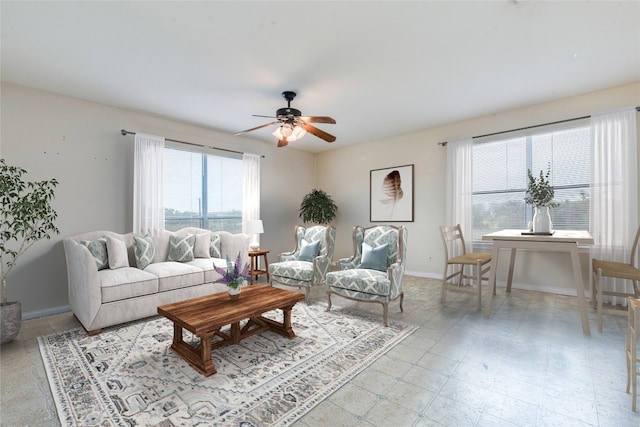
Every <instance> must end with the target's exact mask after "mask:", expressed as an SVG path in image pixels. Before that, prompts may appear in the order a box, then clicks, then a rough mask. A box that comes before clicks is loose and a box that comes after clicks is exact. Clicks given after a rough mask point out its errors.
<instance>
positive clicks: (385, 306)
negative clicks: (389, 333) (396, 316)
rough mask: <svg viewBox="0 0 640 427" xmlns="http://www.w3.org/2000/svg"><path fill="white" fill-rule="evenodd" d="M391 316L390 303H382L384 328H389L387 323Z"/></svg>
mask: <svg viewBox="0 0 640 427" xmlns="http://www.w3.org/2000/svg"><path fill="white" fill-rule="evenodd" d="M388 315H389V303H388V302H383V303H382V320H383V321H384V327H385V328H387V327H389V324H388V323H387V316H388Z"/></svg>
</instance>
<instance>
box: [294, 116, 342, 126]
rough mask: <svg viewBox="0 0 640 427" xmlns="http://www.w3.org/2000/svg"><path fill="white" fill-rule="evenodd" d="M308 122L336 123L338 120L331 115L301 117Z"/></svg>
mask: <svg viewBox="0 0 640 427" xmlns="http://www.w3.org/2000/svg"><path fill="white" fill-rule="evenodd" d="M300 118H301V119H302V120H304V121H305V122H307V123H331V124H333V125H335V124H336V121H335V120H334V119H333V118H331V117H329V116H311V117H300Z"/></svg>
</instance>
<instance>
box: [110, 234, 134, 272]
mask: <svg viewBox="0 0 640 427" xmlns="http://www.w3.org/2000/svg"><path fill="white" fill-rule="evenodd" d="M107 254H108V256H109V268H111V269H116V268H123V267H129V255H128V254H127V245H126V243H125V242H124V240H120V239H117V238H115V237H112V236H107Z"/></svg>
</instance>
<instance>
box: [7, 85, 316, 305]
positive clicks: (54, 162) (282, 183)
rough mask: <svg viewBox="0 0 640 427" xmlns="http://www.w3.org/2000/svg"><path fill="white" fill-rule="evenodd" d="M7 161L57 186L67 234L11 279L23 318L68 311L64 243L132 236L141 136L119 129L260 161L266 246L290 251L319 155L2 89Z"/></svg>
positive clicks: (40, 246) (39, 250)
mask: <svg viewBox="0 0 640 427" xmlns="http://www.w3.org/2000/svg"><path fill="white" fill-rule="evenodd" d="M1 90H2V92H1V93H2V103H1V108H2V109H1V111H0V112H1V121H2V130H1V134H0V136H1V144H2V145H1V149H2V151H1V152H0V155H1V156H2V157H3V158H5V159H6V160H7V162H8V163H9V164H11V165H15V166H21V167H23V168H25V169H26V170H27V171H28V175H27V179H29V180H43V179H51V178H56V179H57V180H58V181H59V185H58V188H57V190H56V197H55V200H54V202H53V205H54V207H55V209H56V210H57V212H58V220H57V222H56V225H57V226H58V228H59V229H60V235H59V236H56V237H54V238H52V239H51V240H44V241H40V242H38V243H36V244H35V245H34V246H33V247H32V248H31V249H30V250H29V252H27V253H26V254H25V256H24V258H23V259H22V260H21V261H20V263H19V264H18V266H17V267H16V268H15V269H14V271H13V272H12V274H11V275H10V276H9V280H8V287H9V299H10V300H18V301H21V303H22V309H23V313H24V315H25V317H35V316H37V315H38V314H47V313H51V312H55V311H63V310H66V309H67V305H68V298H67V277H66V263H65V257H64V250H63V248H62V242H61V240H62V238H63V237H65V236H71V235H74V234H78V233H81V232H85V231H90V230H111V231H115V232H119V233H125V232H129V231H131V229H132V227H133V221H132V209H133V208H132V206H133V204H132V198H133V190H132V188H133V136H131V135H127V136H122V135H121V134H120V129H127V130H130V131H133V132H135V131H139V132H144V133H151V134H156V135H162V136H165V137H167V138H171V139H177V140H181V141H189V142H193V143H197V144H203V145H211V146H216V147H222V148H228V149H232V150H237V151H244V152H250V153H255V154H264V155H265V158H264V159H262V163H261V170H262V174H261V175H262V189H261V191H262V206H261V209H262V219H263V221H264V226H265V234H263V235H262V246H263V247H265V248H269V249H271V255H272V259H275V254H277V253H279V252H282V251H285V250H290V249H291V245H292V241H293V237H292V230H293V227H294V225H295V224H297V223H298V206H299V203H300V200H301V199H302V197H303V196H304V194H306V193H307V192H308V191H310V190H311V188H313V185H314V182H315V181H314V180H315V167H314V163H315V162H314V155H312V154H310V153H305V152H302V151H300V150H296V149H294V148H292V147H288V148H287V149H278V148H276V146H275V142H274V143H273V144H272V145H270V144H267V143H264V142H259V141H256V140H252V139H249V138H241V137H236V136H233V135H228V134H225V133H221V132H216V131H214V130H210V129H205V128H202V127H198V126H193V125H190V124H186V123H182V122H177V121H173V120H168V119H165V118H160V117H155V116H151V115H147V114H141V113H137V112H132V111H127V110H123V109H119V108H113V107H109V106H105V105H100V104H95V103H92V102H87V101H83V100H79V99H75V98H70V97H65V96H60V95H55V94H52V93H48V92H42V91H38V90H34V89H30V88H25V87H21V86H16V85H11V84H4V83H3V84H2V88H1Z"/></svg>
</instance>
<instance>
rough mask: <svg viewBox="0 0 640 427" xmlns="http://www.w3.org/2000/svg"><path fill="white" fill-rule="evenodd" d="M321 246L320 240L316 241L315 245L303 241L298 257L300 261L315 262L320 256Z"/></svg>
mask: <svg viewBox="0 0 640 427" xmlns="http://www.w3.org/2000/svg"><path fill="white" fill-rule="evenodd" d="M319 245H320V240H316V241H315V242H313V243H309V242H307V241H306V240H302V245H301V246H300V255H299V256H298V260H299V261H313V259H314V258H315V257H316V256H317V255H318V246H319Z"/></svg>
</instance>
